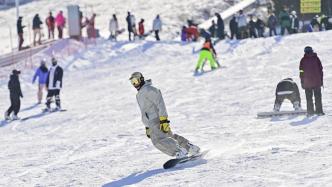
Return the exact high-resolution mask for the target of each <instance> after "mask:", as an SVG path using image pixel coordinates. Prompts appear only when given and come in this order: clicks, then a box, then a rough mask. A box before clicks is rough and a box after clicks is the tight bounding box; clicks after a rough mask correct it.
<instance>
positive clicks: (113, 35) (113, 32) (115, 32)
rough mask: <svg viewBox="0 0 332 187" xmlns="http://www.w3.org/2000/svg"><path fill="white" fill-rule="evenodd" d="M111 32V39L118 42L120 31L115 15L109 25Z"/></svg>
mask: <svg viewBox="0 0 332 187" xmlns="http://www.w3.org/2000/svg"><path fill="white" fill-rule="evenodd" d="M109 31H110V33H111V34H110V39H111V40H114V41H116V37H117V35H118V31H119V22H118V18H117V17H116V15H115V14H113V18H112V19H111V20H110V23H109Z"/></svg>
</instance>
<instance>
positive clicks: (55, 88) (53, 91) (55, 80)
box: [45, 57, 63, 111]
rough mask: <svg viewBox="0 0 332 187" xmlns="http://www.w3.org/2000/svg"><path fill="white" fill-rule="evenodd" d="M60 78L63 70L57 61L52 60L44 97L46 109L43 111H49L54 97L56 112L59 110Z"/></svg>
mask: <svg viewBox="0 0 332 187" xmlns="http://www.w3.org/2000/svg"><path fill="white" fill-rule="evenodd" d="M62 77H63V69H62V68H61V67H60V66H59V65H58V62H57V60H56V59H55V58H54V57H53V58H52V67H51V68H50V69H49V72H48V75H47V79H46V87H47V91H48V92H47V96H46V107H47V108H46V109H45V111H50V110H51V102H52V98H53V97H55V104H56V110H61V105H60V90H61V88H62Z"/></svg>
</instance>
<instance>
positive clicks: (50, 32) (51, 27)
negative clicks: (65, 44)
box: [45, 12, 55, 39]
mask: <svg viewBox="0 0 332 187" xmlns="http://www.w3.org/2000/svg"><path fill="white" fill-rule="evenodd" d="M45 22H46V25H47V30H48V39H51V38H52V39H54V28H55V19H54V17H53V15H52V12H49V15H48V17H47V18H46V20H45Z"/></svg>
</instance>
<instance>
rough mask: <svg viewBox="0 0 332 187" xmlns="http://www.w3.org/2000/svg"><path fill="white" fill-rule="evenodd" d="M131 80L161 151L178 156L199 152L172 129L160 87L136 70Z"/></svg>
mask: <svg viewBox="0 0 332 187" xmlns="http://www.w3.org/2000/svg"><path fill="white" fill-rule="evenodd" d="M129 80H130V82H131V84H132V85H133V86H134V87H135V88H136V89H137V91H138V92H137V95H136V99H137V103H138V106H139V107H140V110H141V114H142V122H143V123H144V125H145V132H146V136H147V137H148V138H150V139H151V141H152V144H153V145H154V146H155V147H156V148H157V149H159V150H160V151H161V152H163V153H165V154H167V155H169V156H175V157H176V158H183V157H185V156H188V155H195V154H198V153H199V151H200V148H199V147H198V146H196V145H193V144H192V143H190V142H189V141H188V140H187V139H186V138H184V137H182V136H180V135H178V134H175V133H173V132H172V131H171V128H170V124H169V123H170V121H169V120H168V114H167V110H166V106H165V103H164V99H163V96H162V94H161V92H160V90H159V89H157V88H155V87H153V86H152V82H151V80H145V79H144V77H143V75H142V73H140V72H134V73H133V74H132V75H131V76H130V78H129Z"/></svg>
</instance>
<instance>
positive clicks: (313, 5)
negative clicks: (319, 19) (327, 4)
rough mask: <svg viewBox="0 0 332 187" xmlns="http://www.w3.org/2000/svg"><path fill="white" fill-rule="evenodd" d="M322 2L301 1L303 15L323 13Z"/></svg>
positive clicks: (314, 0) (318, 0)
mask: <svg viewBox="0 0 332 187" xmlns="http://www.w3.org/2000/svg"><path fill="white" fill-rule="evenodd" d="M321 6H322V5H321V0H301V13H302V14H308V13H321Z"/></svg>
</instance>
